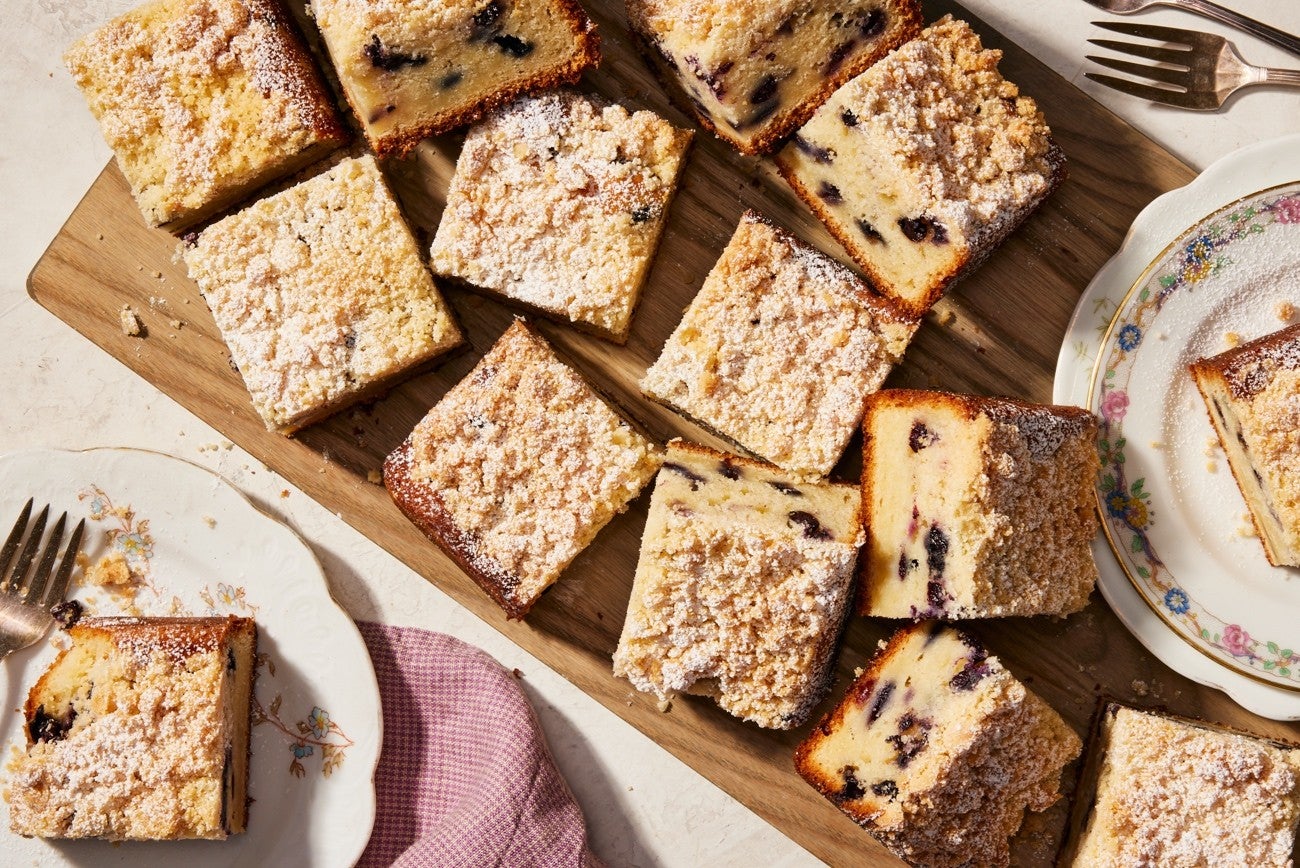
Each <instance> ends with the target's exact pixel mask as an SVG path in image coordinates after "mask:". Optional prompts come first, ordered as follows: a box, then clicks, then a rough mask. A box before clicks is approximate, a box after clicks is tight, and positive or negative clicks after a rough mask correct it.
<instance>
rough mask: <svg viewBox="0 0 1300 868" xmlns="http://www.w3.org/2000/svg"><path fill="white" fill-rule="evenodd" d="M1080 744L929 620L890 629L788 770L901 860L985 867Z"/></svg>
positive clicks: (968, 645)
mask: <svg viewBox="0 0 1300 868" xmlns="http://www.w3.org/2000/svg"><path fill="white" fill-rule="evenodd" d="M1081 749H1082V743H1081V742H1080V740H1079V737H1078V736H1077V735H1076V734H1075V733H1074V731H1073V730H1072V729H1070V727H1069V726H1068V725H1067V724H1066V723H1065V721H1064V720H1062V719H1061V716H1060V715H1059V714H1057V713H1056V711H1055V710H1054V709H1053V708H1052V707H1051V706H1050V705H1048V704H1047V703H1046V702H1044V701H1043V700H1042V699H1041V698H1040V697H1038V696H1037V695H1036V694H1034V693H1033V692H1032V691H1030V690H1029V689H1028V688H1026V687H1025V686H1024V685H1023V684H1022V683H1021V682H1020V681H1019V680H1017V679H1016V677H1015V676H1014V675H1012V674H1011V673H1010V672H1008V671H1007V669H1006V668H1005V667H1003V665H1002V664H1001V662H1000V661H999V660H998V658H997V657H995V656H993V655H992V654H990V653H989V651H988V649H987V648H985V647H984V645H983V643H981V642H980V641H979V639H978V638H976V637H975V636H972V635H970V634H969V633H965V632H963V631H960V630H955V629H953V628H951V627H947V626H944V625H943V624H942V623H939V622H937V621H935V622H923V623H918V624H912V625H909V626H907V627H904V628H902V629H901V630H899V631H898V632H897V633H895V634H894V636H893V637H892V638H891V639H890V640H889V642H888V644H887V645H885V646H884V647H883V648H882V649H881V650H880V652H879V653H878V654H876V656H875V657H874V658H872V660H871V661H870V662H869V663H868V664H867V666H866V668H865V669H864V670H861V671H860V674H859V675H858V677H857V679H856V680H855V681H854V682H853V683H852V684H851V685H849V688H848V690H847V691H846V692H845V694H844V698H843V699H842V700H841V701H840V703H839V704H838V705H837V706H836V707H835V708H834V709H833V710H831V711H830V712H829V713H828V714H827V715H826V716H825V717H823V718H822V720H821V721H820V722H819V723H818V724H817V725H816V726H814V727H813V728H812V730H811V732H809V734H808V737H807V738H806V739H804V741H803V743H802V744H800V745H799V747H798V748H797V750H796V751H795V767H796V768H797V769H798V771H799V774H801V775H802V776H803V777H804V779H805V780H807V781H808V783H810V784H811V785H812V786H813V787H814V788H816V790H817V791H818V792H819V793H821V794H822V795H824V796H825V797H826V798H827V799H829V800H830V801H831V802H832V803H834V804H835V806H836V807H838V808H839V809H840V810H841V811H843V812H844V813H845V814H847V815H848V816H849V817H850V818H852V819H853V821H854V822H856V823H858V824H859V825H861V826H862V827H863V828H865V829H866V830H867V831H869V832H870V833H871V834H872V835H874V836H875V837H876V838H877V839H879V840H880V842H881V843H882V844H884V845H885V846H887V847H888V848H889V849H890V850H892V851H893V852H894V853H896V854H897V855H898V856H899V858H902V859H906V860H907V861H908V862H909V863H911V864H913V865H925V866H934V868H941V866H942V868H958V866H974V865H978V866H990V868H991V866H1005V865H1008V864H1010V861H1011V859H1010V856H1011V854H1010V839H1011V837H1012V836H1013V835H1015V833H1016V831H1017V830H1018V829H1019V828H1020V826H1021V823H1022V821H1023V819H1024V816H1025V812H1026V811H1043V810H1045V809H1047V808H1048V807H1050V806H1051V805H1052V804H1053V803H1054V802H1056V801H1057V799H1059V798H1060V784H1061V771H1062V769H1063V768H1064V767H1065V766H1066V765H1067V764H1068V763H1070V762H1073V761H1074V759H1075V758H1076V757H1078V755H1079V751H1080V750H1081ZM1088 864H1090V865H1098V864H1106V863H1088ZM1125 864H1128V863H1125ZM1138 864H1147V863H1138ZM1150 864H1162V863H1159V862H1156V863H1150Z"/></svg>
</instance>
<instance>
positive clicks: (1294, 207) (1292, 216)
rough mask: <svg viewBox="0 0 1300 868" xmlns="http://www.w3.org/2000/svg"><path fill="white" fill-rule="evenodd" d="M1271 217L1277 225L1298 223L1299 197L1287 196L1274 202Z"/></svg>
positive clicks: (1299, 215) (1299, 214)
mask: <svg viewBox="0 0 1300 868" xmlns="http://www.w3.org/2000/svg"><path fill="white" fill-rule="evenodd" d="M1273 215H1274V218H1275V219H1276V220H1277V222H1279V223H1300V196H1288V197H1286V198H1285V199H1279V200H1278V201H1276V202H1274V203H1273Z"/></svg>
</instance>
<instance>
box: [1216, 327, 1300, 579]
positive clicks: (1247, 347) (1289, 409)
mask: <svg viewBox="0 0 1300 868" xmlns="http://www.w3.org/2000/svg"><path fill="white" fill-rule="evenodd" d="M1191 372H1192V377H1193V378H1194V379H1195V380H1196V388H1197V389H1199V390H1200V392H1201V397H1202V398H1203V399H1204V400H1205V406H1206V410H1207V411H1208V412H1209V414H1210V422H1211V423H1213V425H1214V431H1215V433H1216V434H1218V435H1219V442H1220V443H1221V444H1222V445H1223V451H1224V454H1226V455H1227V456H1228V466H1229V467H1231V468H1232V475H1233V478H1234V479H1236V480H1237V487H1238V488H1240V489H1241V494H1242V496H1243V497H1244V498H1245V500H1246V506H1248V507H1249V508H1250V515H1251V518H1252V519H1253V520H1254V523H1255V529H1256V530H1257V531H1258V533H1259V538H1260V541H1261V542H1263V544H1264V554H1265V555H1266V556H1267V557H1268V562H1269V563H1270V564H1272V565H1273V566H1292V567H1295V566H1300V401H1297V400H1296V395H1298V394H1300V325H1294V326H1290V327H1289V328H1284V329H1282V330H1281V331H1277V332H1273V333H1272V334H1270V335H1265V336H1264V337H1262V338H1259V339H1258V340H1254V341H1251V342H1249V343H1246V344H1242V345H1241V346H1239V347H1235V348H1233V349H1231V350H1228V351H1227V352H1225V353H1220V354H1219V355H1217V356H1213V357H1211V358H1208V359H1200V360H1199V361H1197V362H1195V363H1194V364H1192V365H1191Z"/></svg>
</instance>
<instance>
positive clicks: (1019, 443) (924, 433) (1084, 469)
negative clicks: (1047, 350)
mask: <svg viewBox="0 0 1300 868" xmlns="http://www.w3.org/2000/svg"><path fill="white" fill-rule="evenodd" d="M1096 431H1097V421H1096V418H1095V417H1094V416H1093V415H1092V414H1091V413H1089V412H1088V411H1086V410H1083V409H1080V408H1078V407H1058V406H1048V405H1041V404H1030V403H1026V402H1023V401H1015V400H1012V399H1009V398H985V397H977V396H974V395H954V394H950V393H947V392H927V391H914V390H910V389H893V390H884V391H880V392H877V393H875V394H874V395H870V396H868V398H867V409H866V414H865V416H864V418H863V445H862V453H863V467H862V512H863V517H864V520H865V521H866V526H867V546H866V551H865V553H864V555H863V558H862V577H861V582H860V585H859V600H858V611H859V612H860V613H861V614H864V615H877V616H881V617H886V618H912V619H918V618H991V617H999V616H1006V615H1044V614H1051V615H1066V614H1069V613H1071V612H1076V611H1078V610H1080V609H1082V608H1083V607H1084V606H1085V605H1086V604H1087V601H1088V595H1089V594H1090V593H1091V592H1092V588H1093V585H1094V584H1095V582H1096V580H1097V566H1096V564H1095V563H1094V561H1093V558H1092V551H1091V548H1090V543H1091V542H1092V539H1093V537H1094V536H1095V535H1096V533H1097V518H1096V514H1095V511H1094V505H1095V499H1094V496H1093V484H1094V480H1095V478H1096V474H1097V468H1098V459H1097V448H1096Z"/></svg>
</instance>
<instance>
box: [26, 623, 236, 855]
mask: <svg viewBox="0 0 1300 868" xmlns="http://www.w3.org/2000/svg"><path fill="white" fill-rule="evenodd" d="M67 636H68V638H69V639H70V640H71V641H72V644H71V646H70V647H68V648H67V649H65V650H64V651H62V652H60V654H59V656H58V657H57V658H55V660H54V662H53V663H52V664H51V665H50V668H49V669H47V670H46V671H45V674H44V675H42V676H41V677H40V679H38V680H37V682H36V684H34V685H33V686H32V689H31V691H30V692H29V693H28V695H27V702H26V704H25V705H24V708H23V714H24V718H25V723H26V731H27V745H26V749H25V750H24V751H23V752H21V753H18V754H17V755H16V756H15V757H14V759H13V760H12V761H11V763H10V764H9V772H10V778H9V782H8V790H7V793H6V799H7V801H8V802H9V827H10V829H12V830H13V832H14V833H15V834H18V835H24V836H27V837H37V838H109V839H112V840H175V839H180V838H225V837H227V836H228V835H232V834H237V833H239V832H243V831H244V827H245V824H246V822H247V819H248V797H247V794H248V757H249V725H250V719H249V709H250V702H251V699H252V690H253V670H254V667H255V663H256V656H257V626H256V624H254V622H253V621H252V620H251V619H248V618H237V617H234V616H228V617H225V618H215V617H214V618H83V619H81V620H80V621H78V622H77V623H76V624H74V625H73V626H72V627H70V628H69V629H68V632H67Z"/></svg>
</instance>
